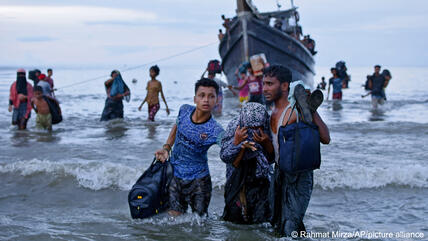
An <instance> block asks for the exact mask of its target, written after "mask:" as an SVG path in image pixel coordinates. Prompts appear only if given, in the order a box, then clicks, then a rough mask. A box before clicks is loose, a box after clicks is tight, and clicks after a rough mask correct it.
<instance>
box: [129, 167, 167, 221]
mask: <svg viewBox="0 0 428 241" xmlns="http://www.w3.org/2000/svg"><path fill="white" fill-rule="evenodd" d="M173 175H174V173H173V169H172V165H171V163H170V162H169V161H165V162H164V163H162V162H160V161H156V159H154V160H153V162H152V164H151V165H150V167H149V168H148V169H147V170H146V171H145V172H144V173H143V175H141V177H140V178H138V180H137V182H136V183H135V184H134V186H132V189H131V191H129V194H128V203H129V209H130V211H131V216H132V218H148V217H151V216H153V215H156V214H158V213H161V212H162V211H165V210H166V209H167V208H168V187H169V184H170V182H171V180H172V178H173Z"/></svg>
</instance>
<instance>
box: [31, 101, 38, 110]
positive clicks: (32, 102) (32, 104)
mask: <svg viewBox="0 0 428 241" xmlns="http://www.w3.org/2000/svg"><path fill="white" fill-rule="evenodd" d="M31 107H33V109H34V111H35V112H36V113H37V108H36V106H35V105H34V99H32V100H31Z"/></svg>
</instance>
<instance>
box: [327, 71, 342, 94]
mask: <svg viewBox="0 0 428 241" xmlns="http://www.w3.org/2000/svg"><path fill="white" fill-rule="evenodd" d="M330 71H331V74H332V75H333V76H332V77H331V78H330V80H329V81H328V90H327V99H328V97H329V95H330V87H331V86H333V96H332V99H333V101H340V100H342V87H343V85H344V82H343V80H342V79H341V78H340V77H339V76H338V75H337V69H336V68H331V69H330Z"/></svg>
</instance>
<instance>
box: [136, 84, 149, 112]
mask: <svg viewBox="0 0 428 241" xmlns="http://www.w3.org/2000/svg"><path fill="white" fill-rule="evenodd" d="M146 90H147V94H146V98H144V100H143V102H142V103H141V105H140V107H138V110H139V111H141V108H142V107H143V105H144V103H146V101H147V96H148V95H149V83H147V87H146Z"/></svg>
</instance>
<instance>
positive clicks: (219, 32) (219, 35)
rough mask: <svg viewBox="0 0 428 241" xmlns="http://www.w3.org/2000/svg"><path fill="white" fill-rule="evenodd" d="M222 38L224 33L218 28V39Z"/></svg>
mask: <svg viewBox="0 0 428 241" xmlns="http://www.w3.org/2000/svg"><path fill="white" fill-rule="evenodd" d="M223 38H224V33H223V31H222V30H221V29H219V30H218V40H220V41H222V40H223Z"/></svg>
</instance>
